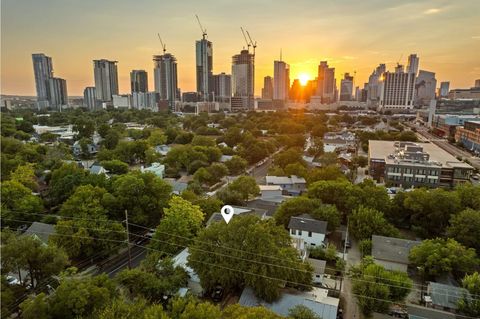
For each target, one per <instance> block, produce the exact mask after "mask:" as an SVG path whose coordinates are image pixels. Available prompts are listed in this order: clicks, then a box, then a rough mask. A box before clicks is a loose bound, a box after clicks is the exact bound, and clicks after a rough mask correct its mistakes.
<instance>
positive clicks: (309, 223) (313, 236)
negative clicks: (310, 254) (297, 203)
mask: <svg viewBox="0 0 480 319" xmlns="http://www.w3.org/2000/svg"><path fill="white" fill-rule="evenodd" d="M288 231H289V232H290V237H292V239H293V243H294V246H295V247H296V248H297V249H298V250H299V251H300V252H301V254H302V255H303V252H306V250H307V249H308V248H312V247H319V246H320V247H323V246H325V235H326V234H327V222H326V221H322V220H317V219H314V218H313V217H312V216H310V215H308V214H303V215H300V216H293V217H291V218H290V222H289V223H288Z"/></svg>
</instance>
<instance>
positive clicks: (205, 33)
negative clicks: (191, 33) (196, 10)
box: [195, 15, 207, 39]
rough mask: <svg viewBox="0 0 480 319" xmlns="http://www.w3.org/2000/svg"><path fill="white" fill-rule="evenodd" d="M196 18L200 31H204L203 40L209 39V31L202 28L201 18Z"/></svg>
mask: <svg viewBox="0 0 480 319" xmlns="http://www.w3.org/2000/svg"><path fill="white" fill-rule="evenodd" d="M195 17H196V18H197V22H198V26H199V27H200V30H201V31H202V37H203V39H205V38H206V37H207V29H205V28H204V27H203V26H202V24H201V23H200V18H199V17H198V15H195Z"/></svg>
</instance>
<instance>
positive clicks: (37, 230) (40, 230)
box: [23, 222, 55, 244]
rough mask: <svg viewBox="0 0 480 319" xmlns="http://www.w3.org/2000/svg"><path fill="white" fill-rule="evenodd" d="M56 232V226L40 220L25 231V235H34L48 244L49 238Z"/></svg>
mask: <svg viewBox="0 0 480 319" xmlns="http://www.w3.org/2000/svg"><path fill="white" fill-rule="evenodd" d="M54 233H55V226H54V225H50V224H45V223H40V222H33V223H32V224H31V225H30V227H28V229H27V230H26V231H25V232H24V233H23V236H28V235H30V236H33V237H35V238H37V239H40V240H41V241H42V242H43V243H45V244H48V238H49V237H50V235H53V234H54Z"/></svg>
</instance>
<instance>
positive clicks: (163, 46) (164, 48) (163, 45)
mask: <svg viewBox="0 0 480 319" xmlns="http://www.w3.org/2000/svg"><path fill="white" fill-rule="evenodd" d="M157 35H158V39H159V40H160V44H161V45H162V50H163V54H165V51H167V46H166V45H165V44H164V43H163V41H162V37H161V36H160V33H157Z"/></svg>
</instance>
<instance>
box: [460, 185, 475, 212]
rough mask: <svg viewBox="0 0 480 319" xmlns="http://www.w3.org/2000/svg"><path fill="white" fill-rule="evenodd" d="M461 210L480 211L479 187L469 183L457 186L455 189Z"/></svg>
mask: <svg viewBox="0 0 480 319" xmlns="http://www.w3.org/2000/svg"><path fill="white" fill-rule="evenodd" d="M455 191H456V193H457V194H458V197H459V198H460V203H461V205H462V207H463V208H471V209H475V210H480V186H479V185H473V184H470V183H462V184H459V185H458V186H457V187H456V188H455Z"/></svg>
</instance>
